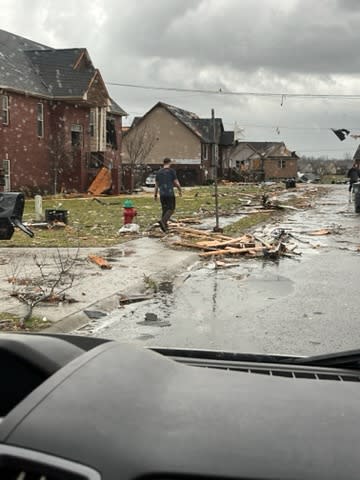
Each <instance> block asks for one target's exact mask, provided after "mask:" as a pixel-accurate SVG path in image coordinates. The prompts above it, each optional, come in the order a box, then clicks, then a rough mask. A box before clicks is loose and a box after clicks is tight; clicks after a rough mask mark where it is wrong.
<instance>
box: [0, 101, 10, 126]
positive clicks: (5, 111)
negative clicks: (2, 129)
mask: <svg viewBox="0 0 360 480" xmlns="http://www.w3.org/2000/svg"><path fill="white" fill-rule="evenodd" d="M1 109H2V123H3V125H9V97H8V96H7V95H3V96H2V107H1Z"/></svg>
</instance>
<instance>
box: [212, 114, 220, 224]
mask: <svg viewBox="0 0 360 480" xmlns="http://www.w3.org/2000/svg"><path fill="white" fill-rule="evenodd" d="M211 124H212V142H213V143H212V159H211V160H212V164H213V178H214V187H215V227H214V232H220V231H221V228H220V227H219V197H218V176H217V169H218V158H217V157H218V155H217V153H218V152H217V148H216V124H215V111H214V109H213V108H212V109H211Z"/></svg>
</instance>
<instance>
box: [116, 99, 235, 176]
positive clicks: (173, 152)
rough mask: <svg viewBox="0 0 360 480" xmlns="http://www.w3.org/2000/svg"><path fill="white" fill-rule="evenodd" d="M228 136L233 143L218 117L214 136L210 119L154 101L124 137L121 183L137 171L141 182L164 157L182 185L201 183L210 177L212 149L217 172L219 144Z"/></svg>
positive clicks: (220, 148) (226, 139)
mask: <svg viewBox="0 0 360 480" xmlns="http://www.w3.org/2000/svg"><path fill="white" fill-rule="evenodd" d="M229 133H230V135H229ZM231 133H232V137H231ZM214 137H215V138H214ZM230 137H231V138H232V140H233V132H224V127H223V123H222V120H221V119H220V118H217V119H215V136H214V135H213V123H212V120H211V118H200V117H198V116H197V115H196V114H195V113H193V112H189V111H187V110H183V109H181V108H178V107H175V106H173V105H168V104H166V103H163V102H158V103H157V104H156V105H155V106H154V107H152V108H151V109H150V110H149V111H148V112H147V113H146V114H145V115H144V116H143V117H137V118H135V119H134V121H133V124H132V126H131V128H130V129H129V130H128V131H127V132H125V134H124V138H123V141H124V148H123V157H122V163H123V171H124V184H125V185H126V184H128V183H129V176H130V175H131V172H135V173H136V171H137V172H138V174H137V176H138V177H141V176H142V180H143V177H144V176H146V172H147V173H149V172H150V171H156V170H158V169H159V168H160V167H161V166H162V162H163V159H164V158H165V157H169V158H171V159H172V161H173V165H174V168H175V169H176V170H177V173H178V177H179V180H180V182H181V183H182V184H183V185H194V184H202V183H204V182H206V181H207V180H210V179H212V178H213V175H214V168H215V164H214V162H213V160H212V152H213V150H215V151H216V154H217V157H218V171H219V172H221V160H222V148H223V144H224V142H225V141H229V138H230ZM214 140H215V141H214ZM232 140H231V141H232ZM214 143H215V147H214V148H213V145H214ZM139 172H141V173H139ZM138 179H139V178H138Z"/></svg>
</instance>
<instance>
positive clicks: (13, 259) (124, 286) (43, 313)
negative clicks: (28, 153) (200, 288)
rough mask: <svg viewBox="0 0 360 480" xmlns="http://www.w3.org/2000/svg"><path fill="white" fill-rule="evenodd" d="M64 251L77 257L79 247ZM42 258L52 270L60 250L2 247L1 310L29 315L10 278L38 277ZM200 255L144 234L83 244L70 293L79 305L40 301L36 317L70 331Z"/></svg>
mask: <svg viewBox="0 0 360 480" xmlns="http://www.w3.org/2000/svg"><path fill="white" fill-rule="evenodd" d="M60 251H61V253H62V255H67V254H69V255H71V256H75V255H76V252H77V249H60ZM89 254H96V255H100V256H102V257H104V258H105V259H106V260H107V261H108V263H109V264H110V265H111V266H112V268H111V270H103V269H101V268H100V267H99V266H98V265H96V264H94V263H91V262H90V261H89V260H88V258H87V257H88V255H89ZM34 255H37V256H38V258H41V259H42V262H43V264H44V265H46V266H47V267H48V268H51V265H53V264H54V260H53V256H54V255H55V256H56V255H57V249H55V248H31V249H30V248H16V249H15V248H1V247H0V312H9V313H14V314H17V315H19V314H23V312H25V306H24V305H23V304H21V303H20V302H19V300H17V299H16V298H13V297H11V296H10V293H11V291H12V285H11V284H10V283H9V281H8V279H9V277H12V276H14V274H15V269H17V275H18V276H19V277H22V278H24V277H28V278H31V277H33V276H34V275H38V274H39V271H38V268H37V267H36V265H35V262H34V259H33V256H34ZM197 259H198V257H197V255H196V253H194V252H191V251H184V250H175V249H170V248H169V247H167V246H166V244H165V243H164V242H162V241H161V239H155V238H148V237H144V238H139V239H137V240H132V241H129V242H126V243H122V244H119V245H117V246H114V247H107V248H82V249H80V250H79V252H78V258H77V260H76V264H75V267H74V274H75V280H74V284H73V286H72V287H71V289H69V290H68V291H67V292H66V295H67V296H68V297H71V298H72V299H74V300H75V302H74V303H63V304H60V305H47V304H45V305H40V306H37V307H35V309H34V315H36V316H38V317H44V318H46V319H47V320H49V321H51V322H53V325H52V326H51V327H50V328H49V329H48V331H49V330H51V331H53V332H69V331H72V330H75V329H77V328H79V327H80V326H82V325H84V324H86V323H88V322H89V321H90V319H89V317H88V316H87V315H86V313H84V311H85V310H101V311H102V312H105V313H108V312H111V311H113V310H115V309H116V308H118V306H119V295H120V294H138V293H140V292H141V291H143V290H144V287H145V282H144V279H145V277H150V278H151V279H153V280H155V281H157V282H158V281H161V280H168V279H173V278H174V277H175V276H176V274H178V273H180V272H182V271H184V269H186V268H187V267H188V266H190V265H191V264H193V263H195V262H196V260H197Z"/></svg>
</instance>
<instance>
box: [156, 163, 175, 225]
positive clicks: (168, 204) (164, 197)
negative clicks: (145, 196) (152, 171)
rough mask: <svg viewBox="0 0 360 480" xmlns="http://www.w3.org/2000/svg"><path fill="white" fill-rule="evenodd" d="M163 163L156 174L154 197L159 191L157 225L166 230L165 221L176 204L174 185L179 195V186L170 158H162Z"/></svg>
mask: <svg viewBox="0 0 360 480" xmlns="http://www.w3.org/2000/svg"><path fill="white" fill-rule="evenodd" d="M163 164H164V166H163V168H161V169H160V170H159V171H158V172H157V174H156V179H155V192H154V199H155V200H156V199H157V195H158V191H160V202H161V208H162V217H161V220H160V221H159V225H160V228H161V230H162V231H163V232H167V229H168V226H167V222H168V221H169V219H170V217H171V215H172V214H173V213H174V211H175V206H176V202H175V193H174V187H176V188H177V189H178V191H179V195H180V197H181V186H180V183H179V180H178V179H177V176H176V171H175V170H174V169H173V168H171V160H170V158H164V161H163Z"/></svg>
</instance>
